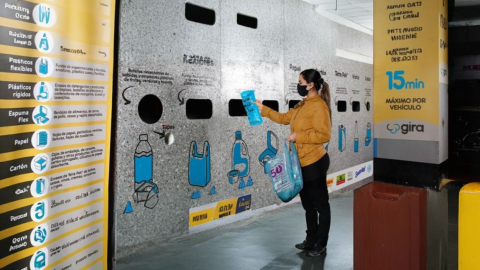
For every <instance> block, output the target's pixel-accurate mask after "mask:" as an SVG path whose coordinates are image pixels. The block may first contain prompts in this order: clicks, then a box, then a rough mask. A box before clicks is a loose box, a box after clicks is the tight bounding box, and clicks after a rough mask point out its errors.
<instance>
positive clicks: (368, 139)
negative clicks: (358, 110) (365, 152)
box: [365, 122, 372, 146]
mask: <svg viewBox="0 0 480 270" xmlns="http://www.w3.org/2000/svg"><path fill="white" fill-rule="evenodd" d="M371 141H372V124H370V122H369V123H368V124H367V137H365V146H369V145H370V142H371Z"/></svg>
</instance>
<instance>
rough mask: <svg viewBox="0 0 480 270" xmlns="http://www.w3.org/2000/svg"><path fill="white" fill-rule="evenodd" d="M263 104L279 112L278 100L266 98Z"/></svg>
mask: <svg viewBox="0 0 480 270" xmlns="http://www.w3.org/2000/svg"><path fill="white" fill-rule="evenodd" d="M262 104H263V105H265V106H267V107H269V108H270V109H272V110H274V111H277V112H278V101H276V100H264V101H262Z"/></svg>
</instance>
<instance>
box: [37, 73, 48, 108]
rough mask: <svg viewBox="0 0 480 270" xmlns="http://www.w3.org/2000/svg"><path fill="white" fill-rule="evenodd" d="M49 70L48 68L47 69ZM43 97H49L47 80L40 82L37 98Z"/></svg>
mask: <svg viewBox="0 0 480 270" xmlns="http://www.w3.org/2000/svg"><path fill="white" fill-rule="evenodd" d="M47 71H48V70H47ZM42 99H48V91H47V89H46V87H45V82H41V84H40V93H38V95H37V100H38V101H40V100H42Z"/></svg>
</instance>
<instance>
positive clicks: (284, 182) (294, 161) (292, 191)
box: [265, 142, 303, 202]
mask: <svg viewBox="0 0 480 270" xmlns="http://www.w3.org/2000/svg"><path fill="white" fill-rule="evenodd" d="M288 146H289V145H288V144H287V142H285V144H284V150H283V155H282V156H279V157H276V158H274V159H271V160H270V161H268V162H267V164H266V165H265V167H266V168H267V172H268V176H270V179H271V180H272V184H273V191H275V193H276V194H277V196H278V197H279V198H280V200H282V201H283V202H289V201H291V200H292V199H293V198H295V196H297V194H298V193H299V192H300V191H301V190H302V188H303V177H302V168H301V167H300V161H299V160H298V155H297V150H296V149H295V145H294V144H293V143H290V148H289V147H288Z"/></svg>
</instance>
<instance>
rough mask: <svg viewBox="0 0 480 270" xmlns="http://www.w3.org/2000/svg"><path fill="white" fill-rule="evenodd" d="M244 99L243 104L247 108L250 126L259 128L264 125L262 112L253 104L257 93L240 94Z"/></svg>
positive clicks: (244, 92)
mask: <svg viewBox="0 0 480 270" xmlns="http://www.w3.org/2000/svg"><path fill="white" fill-rule="evenodd" d="M240 95H241V97H242V103H243V106H244V107H245V111H246V112H247V117H248V122H249V123H250V126H257V125H261V124H262V123H263V119H262V116H261V115H260V110H259V109H258V107H257V106H256V105H255V104H253V103H252V102H254V101H255V100H256V99H255V91H253V90H247V91H243V92H242V93H240Z"/></svg>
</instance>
